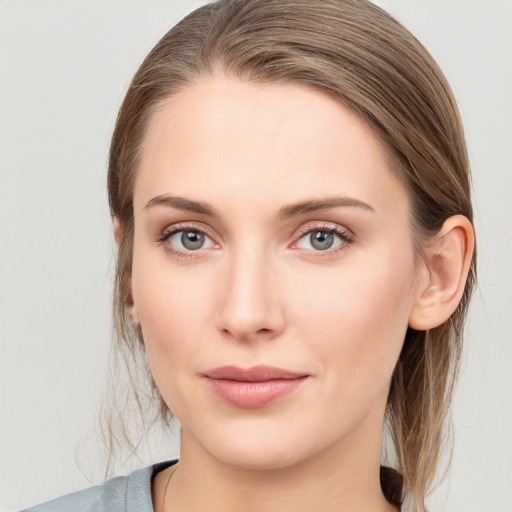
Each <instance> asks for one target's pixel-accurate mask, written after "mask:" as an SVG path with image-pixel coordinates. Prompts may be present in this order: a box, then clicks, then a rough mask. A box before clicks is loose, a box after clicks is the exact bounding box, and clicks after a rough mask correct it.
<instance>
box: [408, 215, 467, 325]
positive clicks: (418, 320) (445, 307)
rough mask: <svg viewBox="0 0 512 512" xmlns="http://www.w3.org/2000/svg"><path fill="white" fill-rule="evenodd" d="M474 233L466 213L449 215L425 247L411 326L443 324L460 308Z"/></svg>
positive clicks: (411, 316) (410, 318) (410, 321)
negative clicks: (422, 272) (424, 277)
mask: <svg viewBox="0 0 512 512" xmlns="http://www.w3.org/2000/svg"><path fill="white" fill-rule="evenodd" d="M474 244H475V235H474V231H473V226H472V224H471V222H470V221H469V220H468V219H467V218H466V217H464V216H463V215H454V216H452V217H450V218H448V219H447V220H446V221H445V222H444V224H443V227H442V228H441V229H440V231H439V232H438V233H437V234H436V235H435V236H434V237H433V241H432V243H431V244H429V245H428V246H427V248H426V249H425V255H426V263H425V264H426V275H427V276H428V277H427V278H426V279H424V280H422V282H421V283H420V285H419V286H420V288H419V290H418V294H417V299H416V302H415V304H414V308H413V310H412V311H411V314H410V317H409V327H412V328H413V329H416V330H419V331H425V330H427V329H433V328H434V327H437V326H439V325H441V324H442V323H444V322H445V321H446V320H448V318H449V317H450V316H451V315H452V313H453V312H454V311H455V310H456V309H457V306H458V305H459V302H460V300H461V298H462V294H463V293H464V287H465V284H466V279H467V276H468V272H469V269H470V266H471V260H472V256H473V250H474Z"/></svg>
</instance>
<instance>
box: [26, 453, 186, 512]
mask: <svg viewBox="0 0 512 512" xmlns="http://www.w3.org/2000/svg"><path fill="white" fill-rule="evenodd" d="M175 462H176V461H171V462H162V463H160V464H155V465H153V466H149V467H147V468H142V469H138V470H137V471H134V472H133V473H131V474H129V475H128V476H118V477H116V478H112V479H110V480H107V481H106V482H105V483H104V484H103V485H97V486H95V487H90V488H89V489H84V490H83V491H78V492H74V493H72V494H67V495H66V496H62V497H60V498H57V499H55V500H52V501H48V502H46V503H42V504H41V505H36V506H35V507H31V508H28V509H25V510H23V511H21V512H69V511H71V510H72V511H73V512H132V511H133V512H153V504H152V500H151V480H152V478H153V476H154V475H156V474H157V473H158V472H159V471H162V470H163V469H165V468H167V467H169V466H171V465H172V464H174V463H175Z"/></svg>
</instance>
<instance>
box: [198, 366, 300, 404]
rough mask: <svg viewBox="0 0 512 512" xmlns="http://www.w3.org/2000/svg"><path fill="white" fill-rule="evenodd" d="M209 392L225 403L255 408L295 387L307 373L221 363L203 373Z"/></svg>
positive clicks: (291, 390) (284, 394)
mask: <svg viewBox="0 0 512 512" xmlns="http://www.w3.org/2000/svg"><path fill="white" fill-rule="evenodd" d="M203 376H204V378H205V380H206V382H207V383H208V386H209V388H210V390H211V391H212V392H213V394H214V395H215V396H216V397H218V398H220V399H221V400H222V401H224V402H225V403H228V404H229V405H232V406H235V407H239V408H242V409H257V408H259V407H264V406H266V405H269V404H271V403H273V402H275V401H277V400H279V399H280V398H282V397H284V396H286V395H288V394H290V393H292V392H293V391H295V390H296V389H298V388H299V387H300V386H301V385H302V384H303V383H304V382H305V381H306V380H307V379H308V377H309V375H308V374H304V373H297V372H293V371H290V370H286V369H284V368H277V367H275V366H264V365H259V366H253V367H251V368H246V369H244V368H239V367H237V366H222V367H219V368H214V369H212V370H209V371H207V372H206V373H204V374H203Z"/></svg>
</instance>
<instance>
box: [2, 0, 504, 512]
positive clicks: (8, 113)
mask: <svg viewBox="0 0 512 512" xmlns="http://www.w3.org/2000/svg"><path fill="white" fill-rule="evenodd" d="M201 3H203V2H200V1H191V0H187V1H184V0H179V1H177V0H166V1H163V0H162V1H157V0H116V1H114V0H101V1H92V0H87V1H86V0H80V1H78V0H32V1H30V0H3V1H1V0H0V87H1V89H0V172H1V174H0V244H1V246H0V301H1V306H0V326H1V330H0V333H1V366H0V370H1V374H0V375H1V382H0V384H1V388H0V390H1V394H0V406H1V418H0V436H1V438H0V510H1V511H14V510H17V509H20V508H23V507H26V506H29V505H32V504H35V503H37V502H41V501H43V500H48V499H50V498H52V497H55V496H57V495H60V494H63V493H67V492H70V491H73V490H76V489H79V488H83V487H86V486H88V485H90V481H89V480H88V479H87V478H86V476H88V475H90V474H92V477H93V481H95V482H96V481H98V479H99V476H100V474H101V464H100V461H99V458H98V455H97V453H96V449H95V446H94V443H91V442H90V441H89V442H88V439H89V437H90V435H91V433H93V432H94V420H95V415H96V411H97V407H98V404H99V400H100V396H101V391H102V389H103V386H104V383H105V373H106V358H107V353H108V350H109V343H110V294H111V281H112V266H113V265H112V262H113V241H112V237H111V232H110V230H111V226H110V219H109V214H108V208H107V198H106V190H105V176H106V158H107V148H108V144H109V137H110V135H111V132H112V128H113V125H114V120H115V116H116V113H117V109H118V107H119V104H120V102H121V99H122V97H123V93H124V91H125V90H126V88H127V84H128V81H129V79H130V77H131V76H132V74H133V73H134V71H135V70H136V68H137V66H138V64H139V63H140V61H141V60H142V58H143V57H144V55H145V54H146V53H147V52H148V51H149V50H150V48H151V47H152V46H153V45H154V44H155V43H156V41H157V40H158V39H159V37H160V36H162V35H163V34H164V33H165V32H166V31H167V30H168V29H169V28H170V27H171V26H172V25H173V24H174V23H175V22H177V21H178V20H179V19H180V18H181V17H182V16H183V15H184V14H186V13H187V12H188V11H189V10H191V9H192V8H194V7H197V6H199V5H200V4H201ZM379 4H380V5H382V6H383V7H385V8H386V9H388V10H389V11H390V12H391V13H392V14H394V15H395V16H396V17H398V19H399V20H400V21H402V22H403V23H404V24H405V25H406V26H407V27H408V28H409V29H411V31H412V32H413V33H414V34H415V35H416V36H417V37H418V38H419V39H420V40H421V41H422V42H423V43H424V44H425V45H426V46H427V48H428V49H429V50H430V51H431V52H432V54H433V55H434V57H435V58H436V59H437V60H438V62H439V63H440V65H441V67H442V68H443V69H444V71H445V73H446V75H447V77H448V79H449V81H450V82H451V84H452V86H453V89H454V91H455V95H456V97H457V99H458V101H459V104H460V108H461V111H462V116H463V120H464V122H465V126H466V132H467V139H468V144H469V152H470V157H471V161H472V167H473V172H474V190H475V204H476V216H477V217H476V228H477V236H478V244H479V247H478V251H479V255H478V257H479V279H480V286H479V290H478V291H477V293H476V296H475V300H474V304H473V307H472V310H471V315H470V321H469V325H468V330H467V344H466V354H465V359H464V363H463V370H462V375H461V381H460V385H459V387H458V392H457V395H456V400H455V403H454V427H455V451H454V456H453V464H452V471H451V473H450V475H449V477H448V478H447V479H446V481H445V482H444V484H443V485H442V486H441V488H440V489H439V490H438V491H437V492H436V494H435V495H434V496H433V501H432V502H433V504H434V510H446V511H450V512H510V511H512V435H511V434H512V396H511V395H512V339H511V332H512V320H511V319H512V308H511V305H512V271H511V268H512V264H511V263H512V206H511V205H512V201H511V197H512V179H511V175H512V170H511V164H512V149H511V148H512V130H511V123H512V122H511V119H512V2H511V1H510V0H449V1H447V0H428V1H426V0H416V1H411V0H387V1H384V0H382V1H380V2H379ZM79 442H80V446H81V448H80V449H79V450H78V452H77V443H79ZM77 453H78V455H79V460H85V461H86V463H85V469H84V464H82V471H83V472H84V473H86V475H84V474H83V473H82V471H81V470H80V469H79V468H78V466H77V462H76V454H77ZM176 453H177V444H176V442H174V443H171V445H169V446H162V447H157V448H156V449H154V450H153V453H146V454H145V455H144V456H143V459H142V460H141V461H139V462H138V463H137V464H139V465H143V464H146V463H149V462H150V461H155V460H158V459H166V458H169V457H172V456H174V455H176ZM91 468H93V471H88V469H91ZM128 469H129V468H128Z"/></svg>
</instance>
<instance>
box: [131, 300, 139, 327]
mask: <svg viewBox="0 0 512 512" xmlns="http://www.w3.org/2000/svg"><path fill="white" fill-rule="evenodd" d="M130 316H131V317H132V320H133V322H134V323H136V324H139V323H140V319H139V313H138V311H137V308H136V307H135V304H134V305H133V306H132V307H131V309H130Z"/></svg>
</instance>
